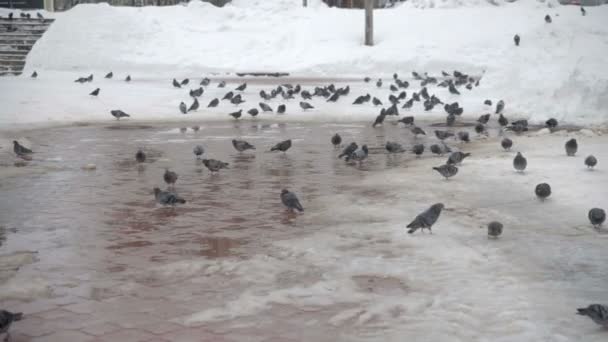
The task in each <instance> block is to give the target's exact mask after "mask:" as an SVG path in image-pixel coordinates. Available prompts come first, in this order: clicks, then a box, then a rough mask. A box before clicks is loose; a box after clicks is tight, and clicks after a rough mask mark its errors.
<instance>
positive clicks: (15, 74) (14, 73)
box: [0, 70, 22, 76]
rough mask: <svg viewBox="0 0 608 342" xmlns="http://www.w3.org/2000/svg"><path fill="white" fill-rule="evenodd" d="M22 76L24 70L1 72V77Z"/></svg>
mask: <svg viewBox="0 0 608 342" xmlns="http://www.w3.org/2000/svg"><path fill="white" fill-rule="evenodd" d="M21 74H22V70H11V71H2V70H0V76H19V75H21Z"/></svg>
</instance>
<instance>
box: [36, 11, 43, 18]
mask: <svg viewBox="0 0 608 342" xmlns="http://www.w3.org/2000/svg"><path fill="white" fill-rule="evenodd" d="M36 17H38V19H40V20H44V17H43V16H42V14H40V12H36Z"/></svg>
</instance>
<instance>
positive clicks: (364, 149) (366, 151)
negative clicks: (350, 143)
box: [361, 145, 369, 154]
mask: <svg viewBox="0 0 608 342" xmlns="http://www.w3.org/2000/svg"><path fill="white" fill-rule="evenodd" d="M361 149H362V150H363V152H365V154H368V153H369V152H368V150H367V145H363V146H361Z"/></svg>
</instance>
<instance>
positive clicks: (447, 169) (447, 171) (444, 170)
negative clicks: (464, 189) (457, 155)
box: [433, 164, 458, 180]
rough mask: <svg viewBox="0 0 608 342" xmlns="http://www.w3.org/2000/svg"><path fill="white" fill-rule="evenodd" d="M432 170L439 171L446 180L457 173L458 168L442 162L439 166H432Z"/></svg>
mask: <svg viewBox="0 0 608 342" xmlns="http://www.w3.org/2000/svg"><path fill="white" fill-rule="evenodd" d="M433 170H435V171H437V172H439V173H440V174H441V175H442V176H443V177H445V180H448V178H450V177H454V176H455V175H456V174H457V173H458V168H457V167H456V166H454V165H451V164H444V165H441V166H437V167H434V168H433Z"/></svg>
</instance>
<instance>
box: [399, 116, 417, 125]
mask: <svg viewBox="0 0 608 342" xmlns="http://www.w3.org/2000/svg"><path fill="white" fill-rule="evenodd" d="M397 122H401V123H402V124H404V125H413V124H414V117H413V116H404V117H403V118H401V119H399V120H398V121H397Z"/></svg>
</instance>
